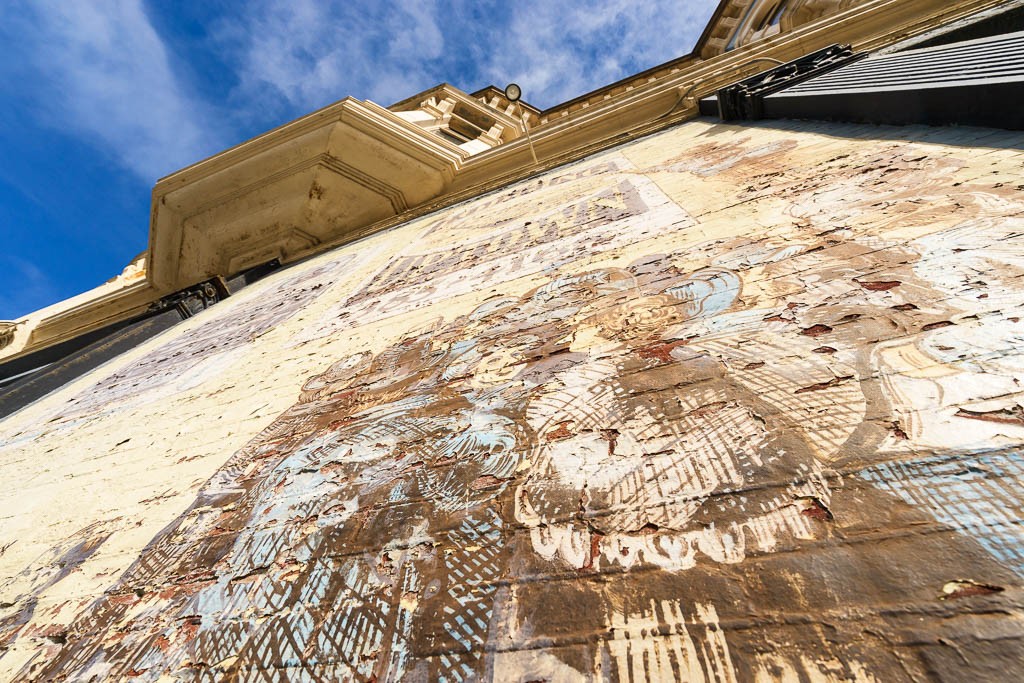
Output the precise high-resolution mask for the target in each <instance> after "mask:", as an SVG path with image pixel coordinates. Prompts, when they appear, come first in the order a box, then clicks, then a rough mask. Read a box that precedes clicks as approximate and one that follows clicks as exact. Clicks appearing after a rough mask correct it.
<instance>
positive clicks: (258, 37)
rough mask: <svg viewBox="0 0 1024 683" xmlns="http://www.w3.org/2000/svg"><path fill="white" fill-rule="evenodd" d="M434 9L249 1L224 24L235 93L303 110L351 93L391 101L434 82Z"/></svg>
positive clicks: (438, 44) (437, 34) (437, 49)
mask: <svg viewBox="0 0 1024 683" xmlns="http://www.w3.org/2000/svg"><path fill="white" fill-rule="evenodd" d="M437 16H438V9H437V4H436V2H433V1H431V0H424V1H421V2H416V3H404V4H402V5H401V6H395V7H388V6H386V5H382V4H376V3H371V4H365V5H362V6H360V5H358V4H357V3H349V2H334V3H331V2H326V1H317V0H260V1H256V2H250V3H248V4H247V5H246V7H245V10H244V12H243V13H242V15H241V16H240V17H238V18H236V19H235V20H234V21H233V22H232V23H231V24H225V25H224V26H223V27H222V33H223V35H222V38H226V40H225V42H226V43H227V44H229V45H230V44H233V47H232V49H233V50H234V51H235V53H236V59H237V62H238V71H239V76H240V78H241V86H240V88H239V92H237V93H235V95H236V98H238V99H240V100H249V99H253V98H256V99H259V98H261V97H265V96H266V95H268V94H271V95H276V96H277V97H278V98H283V100H284V101H285V103H286V105H288V107H287V108H297V109H298V110H299V111H300V112H302V113H304V112H305V111H309V110H310V109H313V108H315V107H319V106H323V105H325V104H328V103H330V102H333V101H335V100H339V99H341V98H342V97H345V96H348V95H353V96H355V97H359V98H370V99H373V100H374V101H378V102H382V103H384V104H390V103H391V101H392V100H397V99H401V98H404V97H406V96H408V95H411V94H413V93H414V92H416V90H417V89H422V88H426V87H429V86H430V85H433V84H434V76H433V75H432V74H431V73H430V65H429V63H430V62H431V61H432V60H436V59H437V58H439V57H440V56H441V55H442V53H443V49H444V36H443V35H442V32H441V30H440V28H439V27H438V24H437ZM236 22H237V23H236ZM410 88H411V89H410Z"/></svg>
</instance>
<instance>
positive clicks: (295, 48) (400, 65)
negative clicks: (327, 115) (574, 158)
mask: <svg viewBox="0 0 1024 683" xmlns="http://www.w3.org/2000/svg"><path fill="white" fill-rule="evenodd" d="M716 4H717V1H716V0H690V1H688V2H686V3H680V2H679V1H678V0H648V1H647V2H636V0H594V1H591V2H583V3H555V2H549V1H548V0H521V1H520V2H517V3H514V4H509V3H498V2H478V1H473V0H423V1H421V2H416V3H379V2H374V3H352V2H340V1H335V2H330V1H328V0H319V1H314V0H258V1H256V2H250V3H248V4H247V5H246V6H245V10H244V11H243V12H242V14H241V16H239V17H233V18H232V21H231V22H230V23H228V22H225V23H224V25H223V27H222V29H221V31H220V35H221V38H222V39H223V40H224V45H225V47H226V49H228V50H229V51H231V52H233V53H234V54H235V56H236V63H237V68H238V71H239V76H240V79H241V86H240V87H239V89H238V91H237V92H236V93H235V95H236V96H237V97H238V99H239V100H240V101H248V100H252V99H254V98H257V99H259V101H261V103H262V104H263V106H267V104H268V102H274V103H275V104H274V106H275V107H277V108H278V109H279V110H288V109H291V108H298V109H299V110H300V111H307V110H309V109H311V108H314V107H317V106H321V105H324V104H327V103H329V102H332V101H334V100H337V99H340V98H341V97H344V96H346V95H350V94H351V95H354V96H356V97H360V98H363V97H366V98H369V99H373V100H374V101H377V102H379V103H381V104H390V103H391V102H393V101H396V100H399V99H402V98H404V97H407V96H409V95H411V94H414V93H416V92H418V91H419V90H422V89H425V88H428V87H430V86H432V85H434V84H436V83H438V82H441V81H456V82H457V84H459V85H462V86H463V87H465V88H468V89H476V88H479V87H483V86H485V85H488V84H491V83H494V84H497V85H504V84H505V83H506V82H508V81H510V80H516V81H518V82H520V83H522V85H523V86H524V88H526V90H527V94H528V98H529V99H530V101H531V102H533V103H535V104H539V105H541V106H549V105H552V104H557V103H558V102H561V101H564V100H566V99H570V98H572V97H575V96H577V95H580V94H582V93H583V92H586V91H588V90H591V89H593V88H597V87H599V86H601V85H603V84H605V83H608V82H611V81H614V80H616V79H618V78H621V77H623V76H625V75H628V74H629V73H633V72H635V71H638V70H641V69H643V68H646V67H649V66H653V65H655V64H658V63H661V62H664V61H667V60H669V59H671V58H673V57H678V56H680V55H682V54H685V53H687V52H688V51H689V50H690V48H691V47H692V46H693V44H694V42H695V41H696V39H697V37H698V36H699V35H700V32H701V30H702V29H703V28H704V25H705V24H706V23H707V20H708V17H710V15H711V12H712V10H713V9H714V6H715V5H716ZM459 81H461V83H459Z"/></svg>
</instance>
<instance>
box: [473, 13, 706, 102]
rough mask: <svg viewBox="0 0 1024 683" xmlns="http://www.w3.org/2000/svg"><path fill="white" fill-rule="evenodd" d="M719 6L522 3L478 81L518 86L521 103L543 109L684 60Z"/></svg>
mask: <svg viewBox="0 0 1024 683" xmlns="http://www.w3.org/2000/svg"><path fill="white" fill-rule="evenodd" d="M717 5H718V2H717V0H688V1H687V2H680V1H679V0H648V1H646V2H636V1H635V0H594V1H592V2H583V3H574V4H568V3H553V2H547V1H546V0H523V1H521V2H518V3H516V4H515V5H514V8H515V14H514V17H513V19H512V22H511V24H510V25H509V27H508V29H507V37H506V39H505V40H507V41H509V42H510V43H511V48H512V49H507V50H503V51H498V52H495V53H493V57H492V58H491V59H489V60H488V63H487V64H486V66H485V67H484V68H483V73H484V74H485V75H486V76H487V77H488V78H490V79H491V80H492V81H493V82H495V83H496V84H501V82H502V81H516V82H517V83H519V84H520V85H522V86H523V90H524V99H526V100H528V101H530V102H531V103H534V104H537V105H540V106H542V107H548V106H552V105H555V104H558V103H560V102H564V101H566V100H569V99H572V98H573V97H576V96H578V95H582V94H584V93H585V92H588V91H590V90H593V89H596V88H599V87H601V86H602V85H606V84H608V83H611V82H614V81H616V80H618V79H620V78H623V77H625V76H628V75H629V74H631V73H635V72H637V71H642V70H643V69H646V68H649V67H652V66H655V65H657V64H661V63H663V62H666V61H669V60H670V59H673V58H675V57H680V56H682V55H685V54H687V53H688V52H689V51H690V50H691V49H692V48H693V45H694V44H695V43H696V41H697V38H698V37H699V36H700V34H701V32H702V31H703V30H704V27H705V25H706V24H707V22H708V20H709V18H710V17H711V13H712V12H713V11H714V8H715V7H716V6H717Z"/></svg>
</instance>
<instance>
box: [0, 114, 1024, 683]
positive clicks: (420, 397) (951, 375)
mask: <svg viewBox="0 0 1024 683" xmlns="http://www.w3.org/2000/svg"><path fill="white" fill-rule="evenodd" d="M835 130H836V131H838V132H839V133H845V132H846V129H844V128H842V127H835ZM858 131H860V129H851V130H850V131H849V133H848V135H849V137H846V138H843V137H839V138H826V137H825V136H823V135H818V134H815V133H811V132H805V131H803V130H801V129H800V126H799V124H793V125H792V126H790V127H788V128H787V127H782V128H769V127H767V126H764V127H758V128H749V127H748V128H734V127H728V126H714V125H710V124H706V123H701V122H695V123H691V124H687V125H685V126H682V127H680V128H677V129H674V130H671V131H668V132H666V133H662V134H660V135H658V136H654V137H652V138H649V139H647V140H644V141H640V142H638V143H633V144H631V145H629V146H627V147H625V148H622V149H620V150H618V151H616V152H614V153H611V154H605V155H601V156H599V157H596V158H594V159H591V160H588V161H586V162H582V163H580V164H576V165H574V166H569V167H566V168H563V169H560V170H557V171H554V172H551V173H549V174H548V175H546V176H544V177H541V178H540V179H534V180H531V181H526V182H524V183H522V184H520V185H516V186H513V187H511V188H508V189H506V190H504V191H502V192H499V193H496V194H493V195H489V196H485V197H482V198H480V199H477V200H474V201H471V202H468V203H466V204H463V205H460V206H456V207H453V208H451V209H448V210H446V211H444V212H441V213H439V214H437V215H434V216H430V217H427V218H425V219H422V220H419V221H416V222H414V223H412V224H410V225H408V226H404V227H402V228H398V229H396V231H395V233H394V234H392V235H384V236H379V239H377V240H376V241H375V240H373V239H371V240H369V241H366V242H363V243H360V244H357V245H352V246H350V247H347V248H343V249H341V250H339V251H337V252H335V253H332V254H328V255H325V256H323V257H321V258H319V259H317V260H315V261H313V262H311V263H309V264H300V265H298V266H295V267H294V268H293V269H292V271H290V272H289V273H285V274H282V275H283V277H281V278H278V279H277V280H274V281H273V282H271V283H269V284H267V285H255V286H254V287H261V286H262V287H264V289H263V290H262V291H261V292H260V294H259V295H258V296H257V295H251V296H250V298H247V299H246V300H245V302H244V303H243V304H240V305H237V306H234V307H232V308H230V309H225V310H224V311H220V310H218V309H219V307H215V308H213V309H211V310H210V311H209V312H207V313H204V314H203V315H206V316H208V317H207V321H206V322H203V323H202V324H201V325H199V326H198V327H195V328H193V329H191V331H188V332H186V333H181V334H180V336H174V335H175V334H176V332H175V331H173V330H172V332H171V334H170V335H169V336H168V337H167V338H166V339H161V340H158V342H157V343H156V344H155V345H154V347H153V348H152V349H150V350H148V351H147V352H146V353H145V354H142V355H141V356H139V357H138V358H136V359H134V360H132V361H131V362H129V363H128V364H127V365H125V366H124V367H121V368H119V369H115V370H108V371H104V370H103V369H101V370H100V371H99V372H98V375H102V376H97V377H96V378H95V379H94V380H91V383H87V384H85V385H84V386H79V387H76V388H74V389H69V390H68V393H70V395H60V394H58V395H55V396H53V397H51V398H50V399H48V401H49V403H48V404H46V405H43V406H40V407H39V409H38V410H39V411H40V413H39V414H40V415H45V416H46V417H47V420H48V421H47V423H46V426H45V427H44V428H38V427H36V428H33V427H31V426H29V424H28V420H29V418H30V417H31V415H15V416H13V417H12V418H11V419H10V420H8V423H9V424H7V425H0V426H2V427H3V428H4V429H5V430H7V431H6V433H7V435H8V436H9V437H10V436H11V435H16V436H17V438H14V439H12V440H11V441H10V444H11V445H9V446H7V447H6V450H0V454H4V453H7V454H11V453H16V452H18V449H22V450H24V449H27V448H29V446H28V445H27V444H29V443H38V442H40V441H46V439H48V438H57V436H58V435H63V436H62V437H61V438H66V439H67V438H70V439H73V438H74V434H75V433H76V430H78V429H82V427H81V425H83V424H89V423H91V422H93V421H96V420H104V419H111V418H110V417H109V416H110V415H111V411H117V410H120V411H125V410H135V411H146V410H150V411H155V410H157V409H158V407H159V405H160V403H161V401H167V400H169V399H170V397H172V396H191V395H192V394H191V393H190V392H194V393H195V395H196V396H197V397H200V398H203V397H205V398H206V399H208V400H209V401H210V402H211V403H210V404H211V405H214V406H215V405H216V398H215V397H213V396H214V393H215V392H209V393H202V392H201V389H202V388H203V387H204V386H206V385H211V386H213V385H216V383H217V382H221V383H227V382H232V383H234V382H240V381H244V380H243V378H242V376H243V374H244V373H242V372H240V371H239V370H237V369H234V366H233V365H232V363H233V362H234V359H235V358H236V356H237V357H238V358H241V357H243V356H245V355H246V354H256V353H258V352H259V353H263V354H264V356H263V357H265V358H267V359H287V360H288V361H289V362H292V361H295V359H297V358H304V359H307V360H305V361H303V362H304V363H306V365H302V366H293V365H288V364H284V365H283V366H282V368H281V369H280V370H278V369H276V367H277V366H270V365H268V366H267V368H266V370H265V371H266V372H267V373H269V374H271V375H273V374H274V373H275V372H276V373H278V374H280V375H281V376H282V377H285V376H289V373H290V374H294V372H295V368H296V367H308V368H310V370H309V371H307V372H306V374H304V375H302V376H301V377H300V378H299V380H300V381H301V388H297V389H292V388H289V387H288V386H285V385H282V386H281V388H280V389H278V390H276V393H277V394H279V395H280V397H281V400H283V401H284V405H285V406H286V407H285V409H284V410H283V412H281V413H280V414H279V415H278V416H277V417H276V418H275V419H271V420H268V421H267V422H266V423H264V426H263V428H262V429H261V430H260V431H258V433H253V434H251V435H250V436H249V437H248V440H247V443H245V445H244V446H242V447H241V448H240V449H239V450H237V451H235V452H234V453H233V454H232V453H231V452H230V451H229V452H225V453H223V454H222V459H221V461H220V464H219V465H218V466H216V467H215V468H214V470H213V471H214V473H213V476H212V477H210V478H208V479H207V480H206V481H205V482H204V483H202V484H201V485H197V486H196V487H195V490H194V492H193V493H190V494H189V495H192V497H193V502H192V503H191V505H190V506H188V509H187V510H184V511H183V512H182V511H181V508H178V511H177V512H175V513H173V515H172V516H170V517H168V518H167V525H166V526H165V527H164V528H163V529H162V531H160V532H159V533H157V534H156V535H155V537H150V538H149V539H148V542H144V547H142V546H141V545H140V546H138V547H136V548H135V549H134V550H133V551H131V552H127V551H125V552H124V553H123V559H122V560H121V562H122V564H121V569H120V571H118V572H117V573H116V574H114V575H112V576H109V577H107V578H97V579H96V580H95V582H94V584H93V585H95V586H97V587H98V588H96V589H93V593H92V594H88V591H83V594H82V595H79V596H76V601H70V600H65V601H63V602H60V601H58V600H57V599H56V598H48V596H50V595H52V594H53V591H54V590H55V588H54V587H55V586H56V585H58V584H59V583H60V582H62V581H63V580H66V579H65V577H66V576H67V574H68V572H73V571H78V572H83V571H84V570H85V568H87V567H88V566H89V565H88V560H89V558H90V557H91V556H92V555H93V553H97V552H98V549H102V547H103V546H104V545H109V544H111V543H113V542H114V541H113V540H112V539H114V538H117V537H118V536H117V535H118V534H119V533H124V532H123V531H119V530H121V529H124V528H127V527H128V526H130V525H129V523H128V521H129V520H130V518H131V517H132V516H133V515H143V516H144V515H146V514H147V513H146V508H145V506H141V507H140V506H135V507H131V508H130V509H126V510H125V513H124V517H125V519H124V520H121V519H120V518H117V519H104V520H95V521H90V520H84V521H83V524H81V525H80V526H79V527H77V528H76V529H75V530H69V532H68V533H67V534H66V537H67V540H65V541H63V542H62V544H60V545H57V546H54V547H52V548H44V549H42V551H41V553H40V555H39V556H38V557H37V558H36V559H34V560H31V561H30V562H26V563H23V566H22V567H20V568H18V570H17V571H16V572H11V573H10V576H9V578H7V579H2V581H4V582H5V583H0V591H2V592H0V667H3V666H4V659H7V658H8V656H9V657H10V658H11V659H10V661H16V662H17V666H16V667H15V666H13V665H7V668H0V672H2V671H8V672H10V673H9V675H10V676H12V677H13V679H16V680H82V681H86V680H97V681H99V680H140V681H145V680H150V681H158V680H160V681H163V680H188V681H191V680H210V681H219V680H225V681H279V680H280V681H284V680H303V681H306V680H309V681H313V680H317V681H321V680H322V681H336V680H376V681H385V680H410V681H417V680H422V681H434V680H447V681H468V680H496V681H524V682H525V681H569V680H590V679H602V680H617V681H645V680H687V681H772V680H780V681H845V680H857V681H879V682H881V681H897V680H928V679H933V678H939V679H946V680H967V679H971V680H1008V678H1007V677H1009V678H1010V679H1012V678H1015V677H1016V676H1018V675H1020V674H1022V673H1024V647H1022V640H1021V638H1022V635H1024V613H1022V611H1021V605H1020V602H1021V592H1020V589H1021V576H1022V572H1024V532H1022V531H1021V508H1022V506H1024V503H1022V502H1021V501H1022V498H1021V492H1022V477H1024V456H1022V447H1024V404H1022V403H1021V387H1020V383H1021V381H1022V380H1024V354H1022V353H1021V349H1022V348H1024V347H1022V342H1024V339H1022V335H1024V323H1022V322H1021V315H1022V313H1021V309H1022V308H1024V305H1022V303H1024V299H1022V296H1021V295H1022V289H1021V287H1020V286H1019V284H1018V283H1019V281H1020V278H1021V276H1022V275H1024V217H1022V216H1024V201H1022V197H1021V189H1022V188H1021V187H1018V186H1015V185H1013V184H1007V183H1006V182H1005V181H1004V178H1005V177H1007V176H1009V177H1012V176H1013V173H1014V172H1015V171H1019V170H1020V163H1021V156H1020V154H1019V152H1018V151H1017V150H1015V149H1013V147H1012V145H1010V146H1008V145H1007V144H1006V143H1005V141H1003V142H1002V143H1001V144H997V145H993V146H991V147H990V148H987V149H986V150H985V151H986V152H987V154H982V153H981V152H980V151H979V150H978V149H977V145H978V144H979V143H978V141H976V140H973V139H970V140H960V141H959V144H958V138H956V136H957V135H970V134H975V135H976V134H977V133H970V132H969V131H968V132H967V133H960V132H956V131H950V132H949V133H948V135H949V136H951V137H950V139H949V140H944V142H946V143H947V144H944V145H937V144H931V143H929V142H925V141H923V140H917V141H912V142H905V141H899V142H893V141H885V140H877V139H870V138H867V139H864V138H863V136H860V137H858V135H859V133H858ZM931 135H933V136H934V135H935V134H934V133H932V134H931ZM988 176H993V177H994V178H995V179H994V180H993V179H992V178H990V177H988ZM1017 177H1018V182H1019V177H1020V176H1017ZM271 329H275V330H276V329H280V330H281V331H282V333H281V335H279V336H278V337H275V338H274V339H273V340H272V341H271V342H267V345H266V346H267V348H266V349H264V350H263V351H259V349H260V348H263V347H261V346H260V344H261V339H260V337H261V336H262V335H263V334H264V333H265V332H266V331H268V330H271ZM239 362H241V361H239ZM295 362H298V361H295ZM296 386H297V385H296ZM289 392H290V393H289ZM257 398H258V397H254V398H253V399H252V400H253V402H254V405H255V402H256V401H257ZM197 400H199V399H198V398H197ZM288 403H290V406H288ZM134 414H136V413H133V415H134ZM139 414H141V413H139ZM208 419H210V420H212V419H214V416H213V415H210V416H209V418H208ZM19 420H21V422H19ZM159 428H160V427H159V425H158V424H156V423H154V425H151V426H150V427H149V429H159ZM33 429H35V431H33ZM138 429H139V430H146V429H147V426H146V425H139V427H138ZM51 435H52V436H51ZM0 466H3V465H2V464H0ZM164 514H167V513H164ZM11 540H13V539H7V538H4V537H2V536H0V547H3V544H4V543H8V542H10V541H11ZM125 547H128V546H125ZM2 559H3V557H2V553H0V560H2ZM115 564H116V563H115ZM4 566H5V567H6V566H7V565H4ZM69 567H70V568H69ZM48 600H49V603H53V604H58V603H59V605H60V606H61V609H56V608H53V609H50V611H48V612H46V611H45V610H43V611H39V610H41V609H42V608H41V607H39V606H40V605H44V604H48ZM72 602H73V604H74V607H73V608H68V607H67V605H69V604H72ZM5 653H8V655H5ZM14 654H17V659H16V660H15V659H13V657H14Z"/></svg>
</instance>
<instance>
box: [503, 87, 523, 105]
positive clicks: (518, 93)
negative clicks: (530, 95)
mask: <svg viewBox="0 0 1024 683" xmlns="http://www.w3.org/2000/svg"><path fill="white" fill-rule="evenodd" d="M522 95H523V91H522V89H520V87H519V86H518V85H516V84H515V83H509V84H508V86H507V87H506V88H505V97H507V98H508V100H509V102H515V101H516V100H518V99H519V98H520V97H522Z"/></svg>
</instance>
